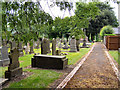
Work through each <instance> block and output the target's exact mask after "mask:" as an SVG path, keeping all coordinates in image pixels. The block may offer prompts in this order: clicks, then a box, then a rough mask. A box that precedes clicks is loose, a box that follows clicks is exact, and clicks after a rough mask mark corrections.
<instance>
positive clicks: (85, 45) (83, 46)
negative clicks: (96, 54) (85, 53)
mask: <svg viewBox="0 0 120 90" xmlns="http://www.w3.org/2000/svg"><path fill="white" fill-rule="evenodd" d="M80 48H89V46H87V44H86V40H85V39H83V45H82V46H81V47H80Z"/></svg>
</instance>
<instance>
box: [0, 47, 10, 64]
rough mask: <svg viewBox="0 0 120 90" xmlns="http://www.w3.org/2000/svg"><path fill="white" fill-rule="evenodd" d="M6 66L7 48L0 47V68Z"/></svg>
mask: <svg viewBox="0 0 120 90" xmlns="http://www.w3.org/2000/svg"><path fill="white" fill-rule="evenodd" d="M8 64H10V59H9V57H8V48H7V47H6V46H3V47H0V66H6V65H8Z"/></svg>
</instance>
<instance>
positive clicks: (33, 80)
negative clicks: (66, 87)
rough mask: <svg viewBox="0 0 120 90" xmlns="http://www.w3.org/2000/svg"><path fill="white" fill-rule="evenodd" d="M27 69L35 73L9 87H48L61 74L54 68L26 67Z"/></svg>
mask: <svg viewBox="0 0 120 90" xmlns="http://www.w3.org/2000/svg"><path fill="white" fill-rule="evenodd" d="M25 71H29V72H32V73H33V74H32V75H31V76H29V77H28V78H26V79H24V80H21V81H19V82H17V83H16V82H14V83H12V84H10V86H9V88H46V87H47V86H48V85H49V84H50V83H52V82H54V81H55V80H56V79H58V78H59V76H60V75H61V73H57V72H55V71H52V70H39V69H34V70H33V69H26V70H25Z"/></svg>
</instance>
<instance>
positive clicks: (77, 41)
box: [76, 39, 80, 51]
mask: <svg viewBox="0 0 120 90" xmlns="http://www.w3.org/2000/svg"><path fill="white" fill-rule="evenodd" d="M79 44H80V41H79V40H78V39H77V40H76V48H77V51H79Z"/></svg>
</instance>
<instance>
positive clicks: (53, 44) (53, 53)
mask: <svg viewBox="0 0 120 90" xmlns="http://www.w3.org/2000/svg"><path fill="white" fill-rule="evenodd" d="M55 51H56V40H55V38H53V40H52V55H55Z"/></svg>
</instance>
